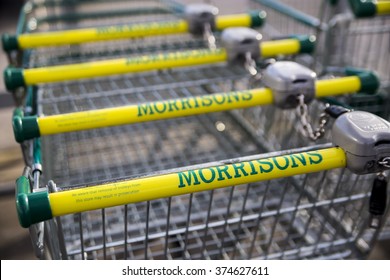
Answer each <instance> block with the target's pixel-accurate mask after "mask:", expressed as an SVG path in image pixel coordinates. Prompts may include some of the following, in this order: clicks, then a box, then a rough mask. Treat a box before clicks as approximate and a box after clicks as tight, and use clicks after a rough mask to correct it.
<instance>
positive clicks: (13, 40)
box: [1, 33, 19, 52]
mask: <svg viewBox="0 0 390 280" xmlns="http://www.w3.org/2000/svg"><path fill="white" fill-rule="evenodd" d="M1 43H2V45H3V50H4V51H5V52H10V51H14V50H17V49H19V44H18V38H17V37H16V35H11V34H8V33H4V34H3V35H2V36H1Z"/></svg>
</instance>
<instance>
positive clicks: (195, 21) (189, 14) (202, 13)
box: [184, 3, 219, 36]
mask: <svg viewBox="0 0 390 280" xmlns="http://www.w3.org/2000/svg"><path fill="white" fill-rule="evenodd" d="M218 12H219V10H218V8H217V7H215V6H212V5H208V4H200V3H199V4H191V5H188V6H186V8H185V11H184V17H185V19H186V20H187V22H188V27H189V31H190V33H191V34H193V35H197V36H201V35H203V34H204V32H205V28H206V27H207V26H208V27H209V28H210V31H214V30H215V17H216V15H218Z"/></svg>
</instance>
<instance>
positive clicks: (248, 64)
mask: <svg viewBox="0 0 390 280" xmlns="http://www.w3.org/2000/svg"><path fill="white" fill-rule="evenodd" d="M244 67H245V69H246V70H247V71H248V72H249V74H251V77H250V78H249V80H248V84H249V86H250V87H252V86H253V85H255V84H256V83H257V82H258V81H259V80H261V73H260V72H258V71H257V67H256V61H255V60H254V59H253V58H252V55H251V53H250V52H247V53H245V64H244Z"/></svg>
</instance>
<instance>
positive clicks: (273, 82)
mask: <svg viewBox="0 0 390 280" xmlns="http://www.w3.org/2000/svg"><path fill="white" fill-rule="evenodd" d="M316 77H317V75H316V73H315V72H313V71H312V70H310V69H309V68H307V67H304V66H302V65H300V64H298V63H296V62H292V61H277V62H275V63H273V64H270V65H269V66H268V67H267V68H266V69H265V70H264V71H263V77H262V81H263V83H264V85H265V86H266V87H268V88H270V89H271V90H272V93H273V97H274V104H275V105H276V106H277V107H279V108H282V109H292V108H296V107H297V106H298V105H299V101H298V96H300V95H303V96H304V102H305V104H308V103H310V102H311V101H312V100H313V99H314V97H315V81H316Z"/></svg>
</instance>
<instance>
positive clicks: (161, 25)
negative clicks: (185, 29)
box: [96, 21, 180, 37]
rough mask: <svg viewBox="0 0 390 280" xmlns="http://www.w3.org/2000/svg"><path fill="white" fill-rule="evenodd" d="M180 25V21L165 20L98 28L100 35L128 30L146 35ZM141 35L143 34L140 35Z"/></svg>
mask: <svg viewBox="0 0 390 280" xmlns="http://www.w3.org/2000/svg"><path fill="white" fill-rule="evenodd" d="M179 27H180V22H179V21H165V22H150V23H142V24H123V25H115V26H103V27H98V28H96V33H97V34H98V35H106V34H116V33H127V32H132V31H134V32H140V31H142V32H143V33H144V35H146V34H148V33H150V31H152V32H154V31H155V30H156V29H168V28H169V29H177V28H179ZM140 37H141V36H140Z"/></svg>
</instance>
